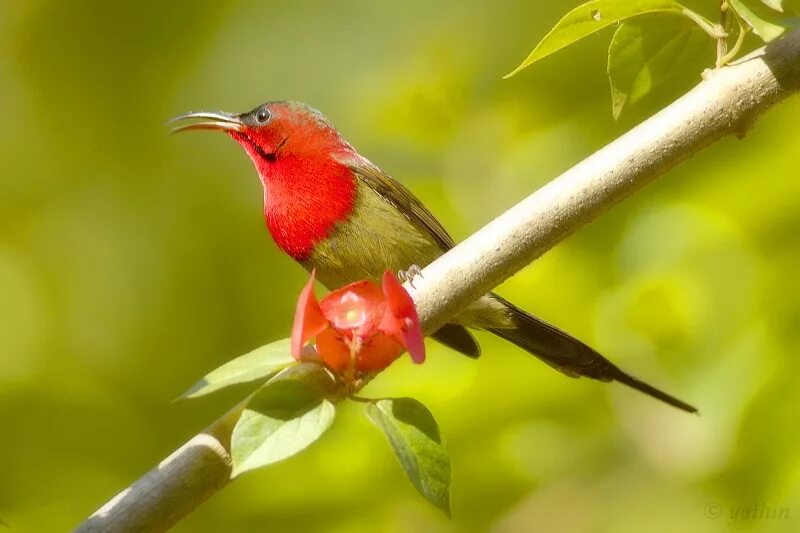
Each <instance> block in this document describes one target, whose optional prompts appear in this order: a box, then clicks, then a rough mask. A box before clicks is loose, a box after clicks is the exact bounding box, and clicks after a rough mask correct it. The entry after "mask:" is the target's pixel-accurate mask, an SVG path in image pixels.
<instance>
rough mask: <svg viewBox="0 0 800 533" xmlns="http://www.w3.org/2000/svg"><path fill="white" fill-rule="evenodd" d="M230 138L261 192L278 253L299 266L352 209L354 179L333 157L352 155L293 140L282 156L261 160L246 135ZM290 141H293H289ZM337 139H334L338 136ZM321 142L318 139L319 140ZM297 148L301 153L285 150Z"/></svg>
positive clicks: (341, 147)
mask: <svg viewBox="0 0 800 533" xmlns="http://www.w3.org/2000/svg"><path fill="white" fill-rule="evenodd" d="M231 136H232V137H233V138H234V139H235V140H236V141H237V142H239V143H240V144H241V145H242V146H243V147H244V148H245V150H246V151H247V153H248V155H249V156H250V159H252V161H253V163H254V164H255V166H256V170H257V171H258V175H259V177H260V178H261V183H262V184H263V186H264V217H265V219H266V223H267V228H268V229H269V232H270V234H271V235H272V238H273V239H274V240H275V243H276V244H277V245H278V247H279V248H280V249H281V250H283V251H284V252H286V253H287V254H289V255H290V256H291V257H292V258H294V259H296V260H298V261H304V260H306V259H308V258H309V256H310V255H311V252H312V251H313V250H314V247H315V245H316V244H317V243H318V242H320V241H323V240H325V238H327V237H328V236H329V235H330V234H331V233H332V232H333V230H334V228H335V226H336V224H337V223H338V222H342V221H344V220H346V219H347V218H348V217H349V216H350V213H351V211H352V209H353V206H354V203H355V196H356V179H355V176H353V173H352V171H351V170H350V169H349V168H348V167H347V166H346V165H345V164H343V163H340V162H339V161H338V160H337V158H336V157H335V156H336V155H349V154H345V152H352V151H353V149H352V148H351V147H350V146H349V145H346V144H342V143H341V141H340V140H338V139H337V141H338V142H336V143H322V145H319V144H318V143H313V142H307V141H308V139H296V138H292V139H291V141H292V142H291V144H289V143H288V142H287V141H283V142H282V144H286V145H287V146H286V148H287V149H286V150H284V149H281V150H279V151H278V153H277V154H273V155H270V154H264V153H262V152H261V151H260V150H259V149H258V147H257V146H256V145H255V144H254V143H253V142H252V141H250V140H249V139H248V138H247V136H246V134H240V133H232V134H231ZM293 137H294V136H293ZM337 137H338V135H337ZM317 140H319V139H317ZM295 146H300V147H302V150H299V151H298V150H296V149H288V148H291V147H295Z"/></svg>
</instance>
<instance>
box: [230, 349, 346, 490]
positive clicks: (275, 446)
mask: <svg viewBox="0 0 800 533" xmlns="http://www.w3.org/2000/svg"><path fill="white" fill-rule="evenodd" d="M303 366H306V367H308V368H309V370H310V372H308V373H305V374H303V373H297V372H295V373H293V374H290V375H287V377H285V378H283V379H278V378H281V375H279V376H277V377H276V378H275V379H273V380H272V381H270V382H269V383H267V384H266V385H264V387H262V388H261V389H259V390H258V391H257V392H256V393H255V394H254V395H253V396H252V397H251V398H250V401H249V402H248V404H247V407H245V409H244V411H243V412H242V415H241V416H240V417H239V420H238V421H237V422H236V425H235V426H234V428H233V433H232V434H231V458H232V460H233V471H232V473H231V477H236V476H238V475H239V474H241V473H243V472H247V471H248V470H253V469H255V468H260V467H262V466H266V465H270V464H273V463H277V462H278V461H282V460H284V459H287V458H289V457H291V456H293V455H295V454H296V453H298V452H300V451H302V450H304V449H305V448H307V447H308V446H309V445H311V444H312V443H313V442H314V441H316V440H317V439H319V438H320V437H321V436H322V434H323V433H325V431H326V430H327V429H328V428H329V427H330V426H331V424H332V423H333V419H334V417H335V415H336V408H335V407H334V405H333V403H331V402H330V401H329V400H327V399H326V398H325V395H326V393H327V392H329V391H330V390H332V388H333V381H332V379H331V377H330V375H329V374H327V372H325V371H324V370H323V369H322V368H321V367H319V366H318V365H313V364H311V363H305V365H303ZM289 370H294V368H292V369H289Z"/></svg>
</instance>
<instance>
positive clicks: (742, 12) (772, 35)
mask: <svg viewBox="0 0 800 533" xmlns="http://www.w3.org/2000/svg"><path fill="white" fill-rule="evenodd" d="M728 3H729V4H730V6H731V7H732V8H733V9H734V10H735V11H736V13H737V14H738V15H739V16H740V17H741V18H742V20H744V21H745V22H746V23H747V25H748V26H750V27H751V28H753V32H755V34H756V35H758V36H759V37H761V39H762V40H763V41H764V42H769V41H772V40H775V39H777V38H778V37H780V36H781V35H783V34H784V32H786V30H787V28H793V27H796V26H797V25H798V21H797V19H796V18H780V17H777V16H775V14H774V13H770V12H768V11H766V10H765V9H763V8H761V7H760V6H759V7H756V6H750V5H748V4H747V3H745V2H743V1H742V0H728Z"/></svg>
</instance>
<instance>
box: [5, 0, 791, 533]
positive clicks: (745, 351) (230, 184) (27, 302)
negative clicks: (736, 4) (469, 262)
mask: <svg viewBox="0 0 800 533" xmlns="http://www.w3.org/2000/svg"><path fill="white" fill-rule="evenodd" d="M690 3H691V2H690ZM576 4H577V2H575V1H553V2H532V1H521V0H497V1H494V2H491V3H487V2H480V1H477V0H473V1H464V2H458V3H456V2H449V1H447V2H446V1H439V2H437V1H433V2H432V1H429V0H410V1H403V2H401V1H394V2H369V1H366V0H364V1H339V2H326V1H322V0H316V1H298V2H256V1H233V2H212V1H202V2H198V1H192V2H190V1H188V0H181V1H171V2H135V3H129V4H126V3H122V2H120V3H117V2H106V1H100V0H96V1H87V0H79V1H72V2H58V1H46V0H32V1H25V2H20V1H13V0H2V1H0V110H2V118H3V125H2V128H0V161H2V171H0V221H2V222H1V223H0V224H1V225H0V427H1V428H2V429H0V518H2V520H3V521H5V522H6V523H8V524H9V525H10V526H11V529H10V531H33V532H48V531H66V530H69V529H70V528H72V527H74V526H75V525H76V524H78V523H79V522H80V521H81V520H82V519H83V518H84V517H85V516H87V515H88V514H90V513H91V512H93V511H94V510H95V509H96V508H97V507H98V506H99V505H100V504H102V503H103V502H105V501H106V500H107V499H109V498H110V497H111V496H113V495H114V494H115V493H116V492H118V491H119V490H121V489H122V488H124V487H125V486H127V485H128V484H129V483H131V482H132V481H133V480H135V479H136V478H137V477H138V476H140V475H141V474H142V473H144V472H145V471H146V470H148V469H149V468H150V467H152V466H154V465H155V464H157V463H158V461H159V460H161V459H162V458H163V457H165V456H166V455H167V454H168V453H169V452H170V451H171V450H173V449H174V448H176V447H177V446H179V445H180V444H181V443H182V442H184V441H185V440H186V439H188V438H189V437H190V436H191V435H193V434H194V433H196V432H197V431H198V430H200V429H201V428H202V427H203V426H204V425H205V424H206V423H208V422H209V421H210V420H212V419H213V418H215V417H216V416H217V415H218V414H220V413H222V412H223V411H225V410H226V408H227V407H228V406H230V405H232V404H233V403H234V402H235V401H236V400H237V399H238V396H237V395H236V394H235V393H231V394H222V395H221V396H219V397H213V398H209V399H204V400H201V401H196V402H186V403H175V404H173V403H170V402H171V401H172V399H173V398H174V397H175V396H177V395H178V394H179V393H180V392H182V391H183V390H184V389H185V388H187V387H188V386H189V385H190V384H191V383H192V382H194V381H195V380H196V379H197V378H199V377H200V376H201V375H203V374H204V373H205V372H206V371H208V370H210V369H211V368H213V367H216V366H218V365H219V364H221V363H222V362H224V361H225V360H227V359H230V358H232V357H234V356H236V355H239V354H241V353H244V352H246V351H248V350H250V349H252V348H254V347H256V346H258V345H261V344H264V343H266V342H268V341H271V340H273V339H276V338H281V337H285V336H288V334H289V331H290V328H291V319H292V311H293V307H294V302H295V298H296V296H297V294H298V292H299V291H300V289H301V287H302V285H303V283H304V282H305V280H306V279H307V275H306V273H305V272H304V271H303V270H302V269H301V268H300V267H299V266H297V265H295V264H294V263H292V262H291V261H290V260H289V259H287V258H285V257H283V256H282V255H280V254H279V253H278V252H277V250H276V248H275V246H274V245H273V244H272V241H271V239H270V237H269V235H268V234H267V231H266V229H265V227H264V224H263V220H262V214H261V209H262V206H261V189H260V184H259V183H258V180H257V178H256V175H255V172H254V170H253V169H252V167H251V164H250V162H249V161H248V159H247V158H246V157H245V155H244V154H243V153H242V152H241V150H240V148H239V147H238V146H236V145H235V144H234V143H233V142H231V141H230V140H229V139H226V138H225V137H224V136H223V135H220V134H196V135H190V134H186V135H182V136H179V137H169V136H167V135H165V132H166V127H165V126H164V121H165V120H166V119H167V118H169V117H170V116H172V115H175V114H177V113H180V112H184V111H188V110H194V109H208V108H211V109H215V108H219V109H225V110H231V111H244V110H247V109H250V108H252V107H253V106H255V105H256V104H259V103H261V102H262V101H265V100H274V99H295V100H303V101H306V102H308V103H311V104H312V105H314V106H316V107H318V108H319V109H321V110H323V112H325V113H326V114H327V115H328V116H329V117H330V118H331V120H332V121H333V122H334V123H335V124H336V125H337V126H338V127H339V128H340V129H341V130H342V131H343V133H344V135H345V136H346V137H347V138H348V139H349V140H350V141H351V142H352V143H353V144H354V145H355V146H356V147H357V148H358V149H359V150H360V151H361V152H362V153H363V154H365V155H366V156H367V157H369V158H370V159H372V160H373V161H375V162H376V163H378V164H379V165H381V166H382V167H383V168H384V169H385V170H386V171H387V172H389V173H390V174H392V175H393V176H395V177H397V178H399V179H400V180H401V181H403V182H404V183H405V184H407V185H408V186H409V187H410V188H411V189H412V190H413V191H415V192H416V193H417V194H418V195H419V196H420V197H421V198H422V199H424V201H425V202H426V203H427V204H428V205H429V206H430V207H431V209H432V210H433V212H434V213H436V214H437V216H438V217H440V219H441V220H442V222H443V223H444V224H445V226H446V227H448V228H449V229H450V230H451V232H452V233H453V234H454V236H455V237H456V238H457V239H460V238H463V237H465V236H466V235H468V234H470V233H471V232H472V231H474V230H476V229H477V228H479V227H480V226H481V225H483V224H484V223H486V222H487V221H489V220H490V219H491V218H493V217H494V216H495V215H497V214H499V213H501V212H502V211H503V210H505V209H506V208H508V207H510V206H511V205H512V204H513V203H515V202H516V201H517V200H519V199H521V198H522V197H524V196H526V195H527V194H529V193H530V192H531V191H533V190H534V189H536V188H538V187H539V186H541V185H542V184H544V183H546V182H547V181H548V180H550V179H552V178H553V177H555V176H556V175H558V174H559V173H560V172H561V171H563V170H565V169H567V168H569V167H570V166H572V165H573V164H575V163H576V162H578V161H580V160H581V159H582V158H584V157H585V156H587V155H589V154H590V153H592V152H593V151H595V150H596V149H598V148H600V147H601V146H603V145H604V144H606V143H607V142H609V141H611V140H613V139H614V138H615V137H617V136H618V135H620V134H621V133H623V132H624V131H626V130H627V129H629V128H630V127H631V126H632V125H634V124H635V123H636V122H638V121H640V120H642V119H643V118H644V117H646V116H647V115H648V114H649V113H651V112H652V111H653V110H656V109H658V107H660V106H663V105H664V104H665V103H666V102H667V101H668V99H669V98H674V97H676V96H677V95H679V94H680V93H681V92H682V91H684V90H686V89H687V88H688V87H690V86H691V85H692V84H693V83H696V82H697V81H698V80H699V72H700V68H701V65H702V64H703V62H706V64H708V61H709V58H710V57H711V55H712V54H713V47H712V46H711V43H708V44H707V47H706V48H704V49H703V50H701V51H698V54H697V55H696V57H695V59H696V64H694V65H688V64H687V65H686V66H685V68H683V69H682V75H681V76H677V77H676V78H675V79H674V80H673V82H672V83H671V84H670V85H669V87H668V88H667V89H666V92H665V93H663V94H659V95H656V96H654V97H653V98H652V99H651V100H649V101H648V102H645V103H643V104H642V105H640V106H638V107H636V108H632V109H630V110H627V111H626V112H625V113H624V114H623V117H622V119H621V120H620V121H619V122H614V121H613V120H612V119H611V114H610V103H609V96H608V87H607V81H606V78H605V48H606V47H607V44H608V41H609V39H610V34H609V33H608V32H603V33H601V34H599V35H596V36H593V37H591V38H589V39H587V40H586V41H585V42H582V43H581V44H579V45H576V46H574V47H571V48H569V49H567V50H564V51H563V52H560V53H558V54H557V55H554V56H553V57H551V58H549V59H548V60H546V61H544V62H542V63H541V64H538V65H536V66H534V67H532V68H530V69H528V70H526V71H524V72H523V73H522V74H520V75H518V76H517V77H515V78H513V79H511V80H507V81H503V80H501V76H502V75H503V74H505V73H506V72H508V71H509V70H511V69H512V68H513V67H515V66H516V65H517V64H518V63H519V61H521V60H522V59H523V58H524V57H525V55H527V53H528V52H529V51H530V49H531V48H532V46H533V44H534V43H535V42H536V40H538V38H540V37H541V36H542V35H544V33H545V32H546V31H547V29H549V27H550V26H551V25H552V24H553V23H554V22H555V21H556V20H557V19H558V18H559V17H560V16H561V15H562V14H564V13H565V12H566V11H567V10H568V9H569V8H570V7H572V6H574V5H576ZM694 4H699V5H700V7H701V8H703V7H704V8H706V12H707V13H708V8H712V9H713V7H714V5H715V4H716V2H715V1H714V2H710V1H698V2H694ZM798 123H800V99H798V98H795V99H793V100H790V101H789V102H787V103H785V104H783V105H781V106H780V107H778V108H776V109H774V110H772V111H770V112H769V113H768V114H767V115H766V116H765V117H764V118H763V119H762V120H760V121H759V122H758V123H757V124H756V126H755V128H754V129H753V130H752V131H751V132H750V134H749V135H748V136H747V138H746V139H744V140H741V141H740V140H736V139H728V140H725V141H724V142H721V143H718V144H716V145H714V146H712V147H711V148H709V149H707V150H705V151H703V152H702V153H701V154H699V155H697V156H695V157H694V158H693V159H692V160H690V161H687V162H686V163H684V164H682V165H681V166H680V167H679V168H677V169H676V170H674V171H672V172H670V173H669V174H668V175H667V176H665V177H664V178H663V179H661V180H660V181H659V182H657V183H656V184H654V185H653V186H650V187H649V188H647V189H646V190H645V191H643V192H642V193H640V194H639V195H637V196H636V197H635V198H633V199H631V200H629V201H627V202H626V203H624V204H623V205H621V206H619V207H618V208H616V209H615V210H613V211H612V212H610V213H608V214H607V215H605V216H603V217H602V218H601V219H600V220H598V221H597V222H596V223H594V224H592V225H591V226H590V227H588V228H586V229H584V230H582V231H580V232H579V233H578V234H577V235H575V236H574V237H572V238H570V239H569V240H568V241H567V242H565V243H563V244H562V245H560V246H558V247H557V248H556V249H554V250H553V251H551V252H550V253H548V254H547V255H546V256H545V257H543V258H542V259H541V260H539V261H538V262H536V263H535V264H534V265H532V266H531V267H529V268H527V269H526V270H525V271H523V272H521V273H519V274H518V275H517V276H515V277H514V278H513V279H511V280H509V281H508V282H507V283H506V284H505V285H504V286H502V287H501V288H500V292H501V293H502V294H504V295H506V296H509V297H513V298H512V299H513V300H514V301H516V302H517V303H519V304H522V305H523V306H524V307H526V308H528V309H530V310H531V311H533V312H535V313H536V314H538V315H539V316H542V317H544V318H546V319H548V320H550V321H552V322H554V323H556V324H558V325H560V326H562V327H564V328H565V329H567V330H569V331H571V332H573V333H574V334H576V335H578V336H580V337H581V338H583V339H585V340H586V341H588V342H589V343H591V344H593V345H595V346H596V347H597V348H599V349H600V350H601V351H602V352H605V353H607V354H609V356H610V357H611V358H612V359H613V360H614V361H616V362H618V363H620V365H621V366H623V367H624V368H627V369H629V370H630V371H631V372H633V373H634V374H636V375H638V376H640V377H642V378H645V379H646V380H648V381H651V382H652V383H654V384H656V385H659V386H663V387H664V388H665V389H666V390H668V391H670V392H673V393H675V394H676V395H678V396H679V397H681V398H684V399H686V400H688V401H690V402H692V403H694V404H695V405H698V406H699V407H700V409H701V411H702V416H700V417H692V416H687V415H685V414H683V413H680V412H678V411H676V410H673V409H669V408H667V407H665V406H664V405H661V404H659V403H657V402H655V401H652V400H651V399H649V398H647V397H645V396H643V395H640V394H637V393H635V392H632V391H629V390H627V389H624V388H623V387H622V386H619V385H604V384H599V383H596V382H590V381H587V380H580V381H576V380H570V379H567V378H564V377H563V376H561V375H560V374H558V373H556V372H553V371H552V370H551V369H550V368H549V367H547V366H545V365H542V364H540V363H538V362H537V361H535V360H533V359H531V358H530V357H529V356H526V355H525V354H523V353H521V352H520V351H519V350H516V349H515V348H513V347H512V346H510V345H508V344H504V343H503V342H502V341H499V340H496V339H494V338H489V337H488V336H481V340H482V342H483V345H484V357H483V358H482V359H480V360H479V361H471V360H467V359H465V358H461V357H459V356H458V355H456V354H454V353H452V352H448V351H447V350H446V349H444V348H442V347H440V346H438V345H436V344H433V343H430V344H429V360H428V362H426V364H425V365H423V366H421V367H417V366H413V365H411V364H410V362H409V361H408V360H407V358H403V359H402V360H401V361H399V362H398V363H397V364H396V365H395V366H393V367H392V368H391V369H389V370H388V371H387V372H386V373H385V374H383V375H382V376H381V377H380V379H378V380H376V381H375V382H374V383H373V384H371V385H370V387H369V388H368V389H366V390H365V394H369V395H372V396H379V395H398V396H401V395H409V396H415V397H417V398H419V399H421V400H422V401H423V402H425V403H426V404H427V405H428V406H429V407H430V408H431V410H432V411H433V412H434V413H435V414H436V416H437V418H438V420H439V423H440V426H441V428H442V432H443V434H444V436H445V438H446V439H447V442H448V446H449V448H450V450H451V453H452V467H453V515H454V519H453V521H452V522H449V521H447V520H446V519H445V518H444V517H443V516H442V515H441V514H440V513H439V512H437V511H436V510H435V509H433V508H432V507H431V506H429V505H427V504H426V502H424V501H423V500H422V498H420V497H419V496H418V495H417V494H416V493H415V492H414V490H413V488H412V487H411V485H410V484H409V483H408V482H407V481H406V479H405V478H404V477H403V474H402V472H401V471H400V469H399V468H398V466H397V465H396V462H395V459H394V458H393V456H392V455H391V452H390V450H389V447H388V446H387V445H386V443H385V442H384V440H383V439H384V438H383V436H382V435H381V434H380V433H379V432H378V431H376V429H375V428H373V427H372V426H371V425H370V424H369V422H368V421H367V420H366V418H365V417H364V416H363V413H362V412H361V406H359V405H347V406H345V408H344V409H343V410H342V411H341V413H340V415H339V417H338V419H337V422H336V424H335V426H334V427H333V429H332V430H331V431H330V432H329V433H328V434H327V435H326V436H325V437H324V438H323V439H322V441H321V442H319V443H317V444H315V445H314V446H313V447H312V448H311V449H310V450H309V451H308V452H307V453H304V454H301V455H300V456H297V457H295V458H293V459H291V460H289V461H287V462H286V463H283V464H281V465H278V466H276V467H273V468H270V469H265V470H262V471H258V472H255V473H251V474H249V475H245V476H244V477H243V478H241V479H239V480H237V481H236V482H235V483H233V484H232V485H231V486H229V487H228V488H226V489H225V490H224V491H222V492H221V493H219V494H218V495H217V496H216V497H214V498H213V499H212V500H211V501H209V502H208V503H206V504H205V505H203V506H202V507H201V508H200V509H199V510H198V511H197V512H196V513H194V514H193V515H192V516H190V517H189V518H188V519H186V520H185V521H184V522H183V523H181V524H180V525H179V526H178V527H177V528H176V529H177V530H178V531H184V532H195V531H196V532H206V531H207V532H211V531H261V530H271V531H312V532H313V531H334V532H345V531H346V532H351V531H354V532H359V531H364V532H367V531H370V532H371V531H386V532H406V531H408V532H412V531H413V532H417V531H441V532H450V531H497V532H527V531H534V530H545V531H561V532H594V531H620V532H626V531H630V532H634V531H637V532H638V531H648V532H673V531H703V532H715V531H726V530H728V529H730V528H733V529H736V530H741V531H758V532H761V531H769V532H771V531H787V532H788V531H798V530H800V528H798V520H800V486H799V485H800V448H799V447H798V442H800V423H799V422H800V414H798V409H800V387H798V385H797V376H798V372H800V358H799V357H798V354H797V348H798V343H799V341H800V328H798V326H800V277H798V265H799V264H800V211H799V210H798V207H800V186H799V185H798V153H800V135H798V133H797V132H798V129H797V124H798ZM759 505H761V506H766V507H768V508H772V509H775V510H777V511H780V510H782V509H788V513H789V518H788V519H780V520H777V519H767V518H758V517H757V516H755V517H754V516H751V517H750V518H749V519H742V518H741V514H742V513H743V512H744V511H745V510H746V509H747V508H752V507H754V506H759ZM717 510H718V511H719V512H720V514H721V516H719V517H714V516H713V515H715V513H716V511H717ZM731 513H739V514H738V515H736V516H738V517H740V518H739V519H734V518H735V516H732V515H731ZM0 529H1V528H0Z"/></svg>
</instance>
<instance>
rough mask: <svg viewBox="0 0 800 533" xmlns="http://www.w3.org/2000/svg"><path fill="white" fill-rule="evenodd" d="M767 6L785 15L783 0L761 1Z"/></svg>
mask: <svg viewBox="0 0 800 533" xmlns="http://www.w3.org/2000/svg"><path fill="white" fill-rule="evenodd" d="M761 1H762V2H764V4H766V5H767V6H769V7H771V8H772V9H774V10H775V11H780V12H781V13H783V0H761Z"/></svg>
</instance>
